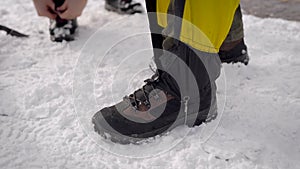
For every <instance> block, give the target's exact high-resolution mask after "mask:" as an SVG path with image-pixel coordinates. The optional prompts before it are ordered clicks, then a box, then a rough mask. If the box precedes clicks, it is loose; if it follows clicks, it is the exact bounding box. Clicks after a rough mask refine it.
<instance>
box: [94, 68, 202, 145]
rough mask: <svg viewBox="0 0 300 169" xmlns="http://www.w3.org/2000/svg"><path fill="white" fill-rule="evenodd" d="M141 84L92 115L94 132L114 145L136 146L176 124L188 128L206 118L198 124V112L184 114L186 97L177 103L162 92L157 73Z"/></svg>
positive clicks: (174, 98)
mask: <svg viewBox="0 0 300 169" xmlns="http://www.w3.org/2000/svg"><path fill="white" fill-rule="evenodd" d="M145 82H146V84H145V85H144V86H143V87H142V88H141V89H138V90H136V91H135V92H133V94H130V95H129V96H125V97H124V98H123V100H122V101H121V102H119V103H118V104H116V105H113V106H111V107H105V108H103V109H102V110H100V111H98V112H97V113H96V114H95V115H94V116H93V118H92V123H93V124H94V129H95V131H96V132H97V133H99V134H100V135H101V136H102V137H104V138H109V139H110V140H111V141H113V142H116V143H120V144H129V143H133V144H138V143H139V141H141V140H144V139H146V138H150V137H154V136H157V135H163V134H165V133H166V132H168V131H170V130H172V129H174V128H175V127H177V126H179V125H184V124H187V125H188V126H189V127H192V126H195V125H200V124H202V122H205V119H206V117H205V118H202V121H201V118H199V119H197V117H198V116H199V113H198V111H193V112H192V108H190V107H189V112H188V108H187V107H188V106H189V105H188V101H189V98H185V100H183V101H181V99H180V97H178V96H174V95H173V94H172V93H170V92H168V91H166V90H165V89H164V88H165V84H163V83H162V78H161V77H160V75H158V73H157V74H156V75H154V76H153V77H152V78H151V79H147V80H145ZM182 105H184V106H182ZM197 108H198V107H197ZM197 110H198V109H197ZM190 117H193V118H190ZM199 117H200V116H199ZM189 118H190V119H189ZM203 119H204V120H203Z"/></svg>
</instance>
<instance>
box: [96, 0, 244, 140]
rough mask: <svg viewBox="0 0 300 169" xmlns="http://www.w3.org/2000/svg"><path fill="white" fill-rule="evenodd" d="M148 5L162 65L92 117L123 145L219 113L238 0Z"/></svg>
mask: <svg viewBox="0 0 300 169" xmlns="http://www.w3.org/2000/svg"><path fill="white" fill-rule="evenodd" d="M146 4H147V10H148V17H149V22H150V30H151V33H152V34H151V35H152V43H153V47H154V48H156V49H162V50H163V51H162V50H154V61H155V64H156V66H157V68H158V69H157V71H156V73H155V74H154V75H153V76H152V77H151V78H149V79H147V80H145V82H146V83H145V85H144V86H142V87H141V88H140V89H138V90H136V91H134V92H133V93H132V94H130V95H129V96H125V97H124V98H123V100H122V101H121V102H119V103H117V104H115V105H112V106H110V107H105V108H103V109H101V110H100V111H98V112H97V113H96V114H95V115H94V116H93V118H92V123H93V124H94V129H95V131H96V132H98V133H99V134H100V135H102V136H103V137H107V134H106V133H109V135H110V137H107V138H110V139H111V140H112V141H114V142H118V143H122V144H128V143H135V142H136V141H139V140H143V139H145V138H149V137H154V136H156V135H160V134H163V133H165V132H167V131H170V130H172V129H174V128H175V127H177V126H179V125H188V126H189V127H193V126H198V125H201V124H203V123H206V122H208V121H210V120H212V119H214V118H215V117H216V115H217V100H216V84H215V81H216V79H217V78H218V76H219V74H220V68H221V61H220V58H219V55H218V53H219V52H221V50H220V49H221V48H222V47H221V46H222V44H223V42H224V41H225V39H226V37H228V32H229V31H230V28H231V26H232V22H233V20H234V16H235V13H236V11H237V10H238V9H239V0H232V1H226V2H225V1H222V0H214V1H201V0H164V1H161V0H156V1H154V0H153V1H146ZM149 12H156V13H155V14H154V16H153V14H152V15H151V14H150V13H149ZM167 14H169V15H167ZM232 30H234V29H232ZM234 41H235V40H231V41H230V42H234ZM240 42H242V41H238V42H236V44H239V43H240ZM235 46H236V45H232V46H231V47H230V48H228V49H227V52H228V51H230V50H231V49H234V48H235Z"/></svg>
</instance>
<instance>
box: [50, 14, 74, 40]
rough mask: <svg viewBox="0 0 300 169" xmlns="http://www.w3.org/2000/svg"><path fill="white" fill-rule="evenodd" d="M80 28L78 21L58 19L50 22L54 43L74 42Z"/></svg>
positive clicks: (51, 36)
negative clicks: (76, 32)
mask: <svg viewBox="0 0 300 169" xmlns="http://www.w3.org/2000/svg"><path fill="white" fill-rule="evenodd" d="M77 27H78V24H77V19H71V20H66V19H61V18H60V17H57V18H56V19H55V20H52V19H51V20H50V28H49V31H50V39H51V40H52V41H53V42H62V41H63V40H65V41H73V40H74V39H75V37H74V36H75V31H76V29H77Z"/></svg>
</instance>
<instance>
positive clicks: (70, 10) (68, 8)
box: [56, 0, 87, 19]
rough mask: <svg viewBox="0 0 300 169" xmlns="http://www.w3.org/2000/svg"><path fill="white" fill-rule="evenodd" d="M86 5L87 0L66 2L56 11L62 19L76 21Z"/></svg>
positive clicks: (66, 0)
mask: <svg viewBox="0 0 300 169" xmlns="http://www.w3.org/2000/svg"><path fill="white" fill-rule="evenodd" d="M86 3H87V0H65V2H64V4H62V5H61V6H60V7H58V8H57V9H56V10H57V11H58V15H59V16H60V17H61V18H62V19H75V18H76V17H78V16H80V15H81V13H82V11H83V9H84V7H85V5H86Z"/></svg>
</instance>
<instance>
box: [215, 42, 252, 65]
mask: <svg viewBox="0 0 300 169" xmlns="http://www.w3.org/2000/svg"><path fill="white" fill-rule="evenodd" d="M230 46H234V47H230ZM226 48H230V49H229V50H222V49H226ZM219 56H220V59H221V62H222V63H238V62H241V63H244V64H245V65H248V63H249V55H248V52H247V46H246V44H245V42H244V39H241V40H239V41H236V42H231V44H226V43H225V44H223V45H222V47H221V49H220V52H219Z"/></svg>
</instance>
